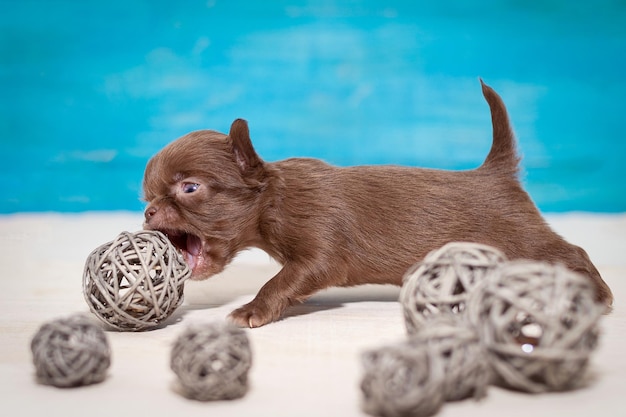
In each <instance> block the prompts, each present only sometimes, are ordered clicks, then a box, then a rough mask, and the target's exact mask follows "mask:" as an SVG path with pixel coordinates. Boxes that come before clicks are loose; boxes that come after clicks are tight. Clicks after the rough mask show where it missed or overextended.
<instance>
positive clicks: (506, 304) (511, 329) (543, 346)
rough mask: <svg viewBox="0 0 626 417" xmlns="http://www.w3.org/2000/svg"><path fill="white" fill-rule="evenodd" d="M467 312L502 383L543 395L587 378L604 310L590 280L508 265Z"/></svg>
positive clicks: (527, 264) (555, 268)
mask: <svg viewBox="0 0 626 417" xmlns="http://www.w3.org/2000/svg"><path fill="white" fill-rule="evenodd" d="M467 308H468V316H469V319H470V321H471V322H472V324H473V325H474V326H475V327H476V329H477V331H478V333H479V336H480V338H481V340H482V343H483V345H484V346H485V347H486V349H487V351H488V352H489V356H490V358H489V360H490V362H491V364H492V366H493V368H494V370H495V372H496V373H497V375H498V377H499V381H497V382H498V383H499V384H500V385H503V386H506V387H510V388H514V389H518V390H522V391H526V392H532V393H538V392H544V391H562V390H567V389H571V388H575V387H576V386H577V384H578V383H580V382H581V381H582V380H584V379H583V378H582V376H583V374H584V372H585V371H586V368H587V363H588V359H589V355H590V353H591V352H592V351H593V350H594V349H595V348H596V345H597V340H598V333H599V329H598V321H599V318H600V316H601V315H602V312H603V311H604V307H603V306H601V305H599V304H597V303H596V301H595V298H594V289H593V287H592V285H591V282H590V281H589V280H588V279H586V278H585V277H583V276H581V275H579V274H577V273H575V272H572V271H570V270H568V269H566V268H565V267H563V266H561V265H549V264H546V263H542V262H532V261H514V262H510V263H506V264H503V265H502V266H500V267H499V268H498V269H496V270H495V271H493V273H492V274H490V276H489V277H488V278H487V279H486V280H485V281H484V282H483V283H482V284H481V285H480V286H479V287H477V288H476V289H475V291H474V292H473V293H472V294H471V295H470V299H469V300H468V306H467Z"/></svg>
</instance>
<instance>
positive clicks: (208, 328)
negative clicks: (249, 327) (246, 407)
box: [170, 322, 252, 401]
mask: <svg viewBox="0 0 626 417" xmlns="http://www.w3.org/2000/svg"><path fill="white" fill-rule="evenodd" d="M251 365H252V350H251V349H250V343H249V341H248V336H247V335H246V333H245V331H244V330H242V329H240V328H238V327H235V326H234V325H232V324H230V323H226V322H223V323H222V322H218V323H211V324H205V325H195V326H193V327H189V328H188V329H187V330H185V331H184V332H183V333H182V334H181V335H180V336H179V337H178V338H177V339H176V341H175V343H174V347H173V348H172V352H171V357H170V367H171V368H172V370H173V371H174V373H175V374H176V375H177V376H178V382H179V384H180V388H181V391H182V394H183V395H184V396H186V397H187V398H190V399H194V400H199V401H214V400H231V399H236V398H240V397H243V396H244V395H245V393H246V392H247V390H248V371H249V370H250V366H251Z"/></svg>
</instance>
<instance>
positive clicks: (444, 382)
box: [361, 316, 491, 417]
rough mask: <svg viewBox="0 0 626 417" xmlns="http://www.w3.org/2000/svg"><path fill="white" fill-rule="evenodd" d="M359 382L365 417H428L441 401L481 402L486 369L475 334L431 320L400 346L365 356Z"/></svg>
mask: <svg viewBox="0 0 626 417" xmlns="http://www.w3.org/2000/svg"><path fill="white" fill-rule="evenodd" d="M362 362H363V365H364V368H365V374H364V377H363V379H362V383H361V390H362V392H363V409H364V411H366V412H367V413H369V414H372V415H377V416H384V417H387V416H389V417H395V416H428V415H432V414H434V413H436V412H437V411H438V410H439V409H440V408H441V406H442V404H443V403H444V401H458V400H462V399H465V398H468V397H473V398H474V399H481V398H483V397H484V396H485V395H486V392H487V387H488V386H489V383H490V381H491V369H490V367H489V364H488V362H487V356H486V354H485V352H484V350H483V348H482V345H481V344H480V341H479V339H478V335H477V333H476V331H475V330H474V329H473V328H471V327H470V326H469V325H468V324H467V323H466V322H465V321H462V320H460V319H459V318H457V317H451V316H440V317H438V318H433V319H432V321H431V322H429V325H428V326H426V327H424V328H422V329H421V330H420V331H419V332H417V333H416V334H415V335H412V336H411V337H410V338H409V339H407V340H405V341H404V342H402V343H399V344H396V345H393V346H387V347H383V348H380V349H377V350H373V351H369V352H366V353H365V354H364V355H363V356H362Z"/></svg>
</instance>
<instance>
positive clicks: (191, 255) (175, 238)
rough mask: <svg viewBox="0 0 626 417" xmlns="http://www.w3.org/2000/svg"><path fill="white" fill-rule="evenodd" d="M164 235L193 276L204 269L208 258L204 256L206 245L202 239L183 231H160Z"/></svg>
mask: <svg viewBox="0 0 626 417" xmlns="http://www.w3.org/2000/svg"><path fill="white" fill-rule="evenodd" d="M160 232H162V233H164V234H165V235H166V236H167V237H168V239H169V240H170V241H171V242H172V244H173V245H174V246H175V247H176V249H178V250H179V251H180V252H181V253H182V255H183V258H184V259H185V261H186V262H187V264H188V265H189V268H190V269H191V271H192V275H196V272H197V271H196V270H198V272H199V271H200V270H202V269H203V267H204V266H205V265H204V264H205V263H206V257H205V255H204V251H203V248H204V244H203V242H202V239H201V238H200V237H198V236H196V235H194V234H192V233H187V232H184V231H181V230H167V229H166V230H160Z"/></svg>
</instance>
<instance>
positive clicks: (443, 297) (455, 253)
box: [400, 242, 506, 334]
mask: <svg viewBox="0 0 626 417" xmlns="http://www.w3.org/2000/svg"><path fill="white" fill-rule="evenodd" d="M505 261H506V257H505V256H504V254H503V253H502V252H500V251H499V250H498V249H496V248H493V247H491V246H488V245H483V244H479V243H470V242H451V243H448V244H446V245H444V246H442V247H441V248H439V249H436V250H434V251H432V252H430V253H429V254H428V255H426V257H425V258H424V260H423V261H422V262H419V263H417V264H415V265H414V266H413V267H411V269H409V270H408V272H407V273H406V274H405V276H404V282H403V285H402V290H401V292H400V303H401V304H402V307H403V312H404V319H405V320H404V321H405V325H406V329H407V332H408V333H409V334H414V333H416V332H417V331H418V330H419V329H421V328H422V327H423V326H424V324H425V322H426V321H427V320H429V319H430V318H431V317H434V316H435V317H436V316H440V315H457V314H462V313H464V311H465V305H466V302H467V297H468V295H469V293H470V292H471V290H472V289H473V288H474V287H475V286H476V284H477V283H479V282H480V281H482V280H483V279H484V278H485V276H486V275H487V273H489V271H491V270H493V269H494V268H495V267H497V266H498V265H499V264H501V263H502V262H505Z"/></svg>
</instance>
